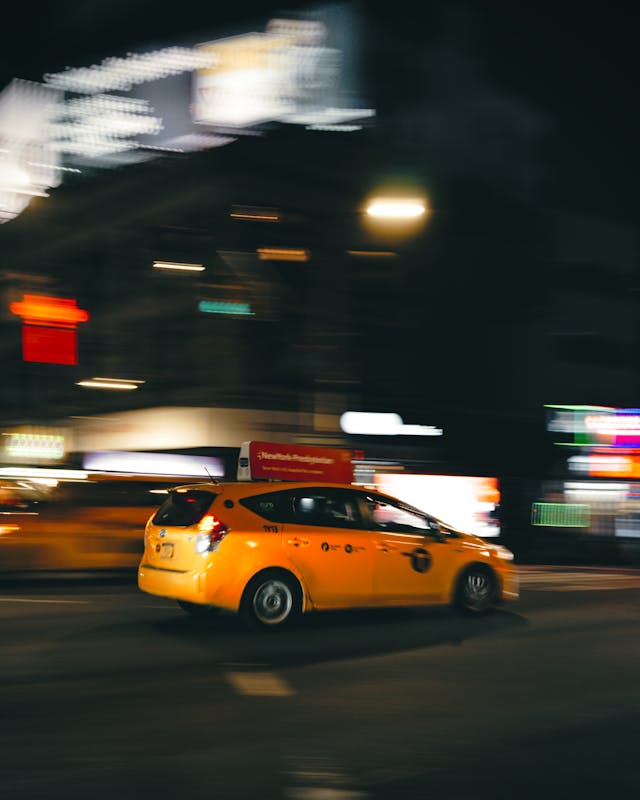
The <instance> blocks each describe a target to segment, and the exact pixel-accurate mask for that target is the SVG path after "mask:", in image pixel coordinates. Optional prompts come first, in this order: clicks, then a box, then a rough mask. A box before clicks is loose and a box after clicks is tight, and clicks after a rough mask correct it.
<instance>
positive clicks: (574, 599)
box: [0, 568, 640, 800]
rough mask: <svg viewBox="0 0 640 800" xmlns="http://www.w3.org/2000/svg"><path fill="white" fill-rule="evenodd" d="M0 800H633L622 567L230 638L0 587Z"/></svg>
mask: <svg viewBox="0 0 640 800" xmlns="http://www.w3.org/2000/svg"><path fill="white" fill-rule="evenodd" d="M0 631H1V636H2V651H1V652H2V656H1V658H0V710H1V713H2V725H1V726H0V766H1V769H0V797H6V798H19V799H20V800H31V798H43V799H44V798H47V799H48V800H52V799H53V798H64V799H65V800H76V798H83V800H86V799H87V798H95V799H96V800H102V798H105V800H106V798H109V799H110V800H128V799H129V798H136V799H137V798H162V799H163V800H164V798H176V799H178V798H181V799H182V798H184V799H185V800H186V799H187V798H188V799H190V798H207V799H208V800H210V799H211V798H224V799H225V800H226V799H227V798H260V799H261V800H272V799H273V798H283V800H285V799H286V800H365V798H366V799H368V798H371V800H373V799H374V798H380V799H381V800H382V799H383V798H384V800H387V798H388V799H389V800H391V799H392V798H394V799H395V798H446V800H449V799H451V800H459V799H465V800H466V798H474V800H478V799H483V798H491V800H500V798H507V797H509V798H512V797H513V798H527V799H528V798H542V799H543V800H547V799H548V798H550V797H553V798H556V797H557V798H574V797H585V796H587V797H598V796H600V797H603V798H605V797H606V798H609V797H612V798H613V797H622V798H628V797H633V796H636V795H637V794H638V788H637V787H638V782H639V780H640V767H639V766H638V763H639V762H638V756H637V752H638V745H639V744H640V570H635V571H634V570H603V569H599V570H598V569H593V570H590V569H586V568H581V569H576V570H571V569H567V568H555V569H551V568H527V569H526V570H525V571H523V574H522V598H521V600H520V601H519V602H518V603H516V604H513V605H511V606H510V607H508V608H506V609H504V610H499V611H496V612H495V613H493V614H491V615H490V616H488V617H485V618H482V619H468V618H464V617H460V616H458V615H456V614H455V613H454V612H452V611H450V610H448V609H426V610H417V611H416V610H413V611H404V610H400V611H383V612H366V613H365V612H363V613H361V612H358V613H352V612H348V613H340V614H338V613H336V614H325V615H317V616H315V617H309V618H307V619H306V620H305V621H303V623H302V624H301V625H300V626H299V627H298V628H297V629H296V630H292V631H288V632H282V633H277V634H275V635H274V634H268V633H266V634H262V633H251V632H248V631H246V630H244V629H243V628H242V627H241V625H240V624H239V622H238V621H237V620H236V619H235V618H233V617H229V616H220V617H216V618H214V619H212V620H210V621H207V622H205V623H197V622H196V621H194V620H192V619H191V618H189V617H187V616H185V615H184V613H183V612H182V611H181V610H180V609H178V608H177V606H176V605H174V604H173V603H172V602H170V601H165V600H163V599H161V598H154V597H150V596H148V595H144V594H142V593H140V592H138V590H137V588H136V587H135V585H131V584H130V583H121V584H118V583H113V584H105V583H102V584H97V583H94V584H86V585H79V584H74V583H70V582H68V581H59V582H58V583H57V584H38V583H31V584H28V583H24V584H13V585H11V584H5V585H0Z"/></svg>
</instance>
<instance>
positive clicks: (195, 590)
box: [138, 563, 207, 603]
mask: <svg viewBox="0 0 640 800" xmlns="http://www.w3.org/2000/svg"><path fill="white" fill-rule="evenodd" d="M205 574H206V573H204V572H193V571H180V570H173V569H164V568H162V567H152V566H151V565H150V564H144V563H143V564H140V566H139V567H138V588H139V589H141V590H142V591H143V592H147V593H148V594H155V595H158V596H159V597H170V598H171V599H173V600H186V601H188V602H190V603H206V602H207V601H206V599H205V591H204V589H205Z"/></svg>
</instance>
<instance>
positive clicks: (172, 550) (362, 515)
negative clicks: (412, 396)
mask: <svg viewBox="0 0 640 800" xmlns="http://www.w3.org/2000/svg"><path fill="white" fill-rule="evenodd" d="M138 586H139V588H140V589H141V590H143V591H145V592H149V593H150V594H153V595H159V596H162V597H168V598H172V599H174V600H177V601H178V603H179V604H180V606H182V608H183V609H184V610H185V611H187V612H189V613H192V614H194V615H197V614H202V613H207V612H208V611H210V610H211V609H212V608H219V609H227V610H229V611H233V612H237V613H239V614H240V615H241V616H242V618H243V619H244V620H245V622H247V623H248V624H249V625H251V626H253V627H264V628H272V629H273V628H279V627H282V626H285V625H289V624H290V623H292V622H293V621H294V620H296V619H297V618H298V617H299V616H300V615H301V614H303V613H305V612H309V611H316V610H318V611H320V610H325V609H345V608H375V607H388V606H423V605H437V604H451V605H454V606H456V607H457V608H459V609H461V610H464V611H466V612H471V613H476V614H480V613H483V612H486V611H488V610H489V609H490V608H492V607H493V606H494V605H495V604H497V603H500V602H502V601H505V600H515V599H517V598H518V577H517V572H516V570H515V568H514V565H513V554H512V553H511V552H510V551H509V550H507V549H506V548H504V547H501V546H499V545H492V544H488V543H487V542H485V541H484V540H483V539H480V538H478V537H476V536H473V535H471V534H468V533H464V532H463V531H459V530H456V529H454V528H452V527H451V526H450V525H446V524H445V523H443V522H442V521H440V520H438V519H435V518H434V517H432V516H430V515H429V514H426V513H424V512H423V511H419V510H418V509H416V508H413V507H411V506H409V505H407V504H406V503H404V502H402V501H400V500H397V499H395V498H393V497H390V496H388V495H385V494H382V493H380V492H377V491H368V490H367V489H365V488H362V487H356V486H352V485H346V484H345V485H342V484H330V483H326V484H310V483H291V482H281V483H280V482H279V483H273V482H271V483H268V482H261V483H251V482H247V483H242V482H238V483H236V482H229V483H209V484H197V485H192V486H181V487H178V488H176V489H173V490H172V491H170V493H169V496H168V497H167V498H166V500H165V501H164V503H163V504H162V505H161V506H160V508H159V509H158V511H157V512H156V513H155V514H154V515H153V516H152V517H151V518H150V519H149V521H148V522H147V525H146V528H145V536H144V555H143V556H142V560H141V562H140V565H139V567H138Z"/></svg>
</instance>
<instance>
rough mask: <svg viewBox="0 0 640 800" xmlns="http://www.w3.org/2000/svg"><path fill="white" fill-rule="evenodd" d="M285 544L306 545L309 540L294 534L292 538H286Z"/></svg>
mask: <svg viewBox="0 0 640 800" xmlns="http://www.w3.org/2000/svg"><path fill="white" fill-rule="evenodd" d="M287 544H290V545H292V546H293V547H306V546H307V545H308V544H309V540H308V539H300V538H298V537H297V536H294V537H293V539H287Z"/></svg>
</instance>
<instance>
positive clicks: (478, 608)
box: [454, 564, 497, 614]
mask: <svg viewBox="0 0 640 800" xmlns="http://www.w3.org/2000/svg"><path fill="white" fill-rule="evenodd" d="M496 595H497V583H496V578H495V575H494V574H493V572H492V571H491V569H490V568H489V567H486V566H484V564H473V565H472V566H470V567H468V568H467V569H466V570H465V571H464V572H463V573H462V575H461V576H460V579H459V580H458V586H457V590H456V595H455V600H454V604H455V606H456V608H457V609H458V610H460V611H464V612H465V613H468V614H485V613H486V612H487V611H489V610H490V609H491V608H492V607H493V606H494V604H495V602H496Z"/></svg>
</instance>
